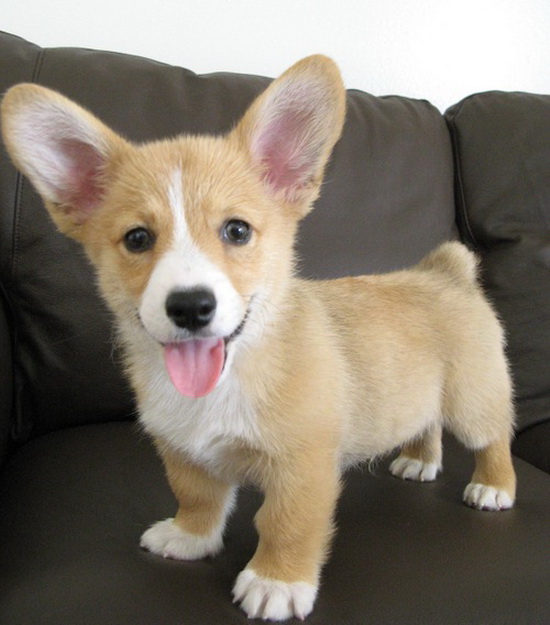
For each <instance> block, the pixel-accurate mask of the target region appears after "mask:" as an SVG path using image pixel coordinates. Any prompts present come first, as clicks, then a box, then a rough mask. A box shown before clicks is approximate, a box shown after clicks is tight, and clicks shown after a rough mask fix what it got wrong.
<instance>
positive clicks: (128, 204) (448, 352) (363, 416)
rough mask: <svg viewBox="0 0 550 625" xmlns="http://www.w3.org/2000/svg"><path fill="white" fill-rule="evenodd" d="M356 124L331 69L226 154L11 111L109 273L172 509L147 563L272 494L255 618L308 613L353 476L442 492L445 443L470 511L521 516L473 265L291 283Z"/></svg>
mask: <svg viewBox="0 0 550 625" xmlns="http://www.w3.org/2000/svg"><path fill="white" fill-rule="evenodd" d="M344 117H345V90H344V87H343V85H342V81H341V78H340V74H339V71H338V69H337V67H336V66H335V64H334V63H333V62H332V61H331V60H329V59H328V58H326V57H323V56H312V57H308V58H306V59H304V60H302V61H301V62H299V63H297V64H296V65H294V66H293V67H291V68H290V69H289V70H287V71H286V72H285V73H284V74H283V75H282V76H281V77H280V78H278V79H277V80H275V81H274V82H273V83H272V84H271V85H270V86H269V87H268V88H267V90H266V91H265V92H264V93H263V94H261V95H260V96H259V97H258V98H257V99H256V100H255V101H254V102H253V104H252V105H251V107H250V108H249V109H248V111H247V112H246V113H245V115H244V117H243V118H242V120H241V121H240V122H239V123H238V124H237V125H236V127H235V128H233V129H232V130H231V131H230V132H229V133H227V134H226V135H225V136H182V137H177V138H173V139H168V140H163V141H158V142H153V143H146V144H142V145H136V144H133V143H130V142H128V141H127V140H125V139H123V138H122V137H120V136H118V135H117V134H115V133H114V132H113V131H112V130H110V129H109V128H107V127H106V126H105V125H104V124H103V123H101V122H100V121H98V120H97V119H96V118H95V117H93V116H92V115H91V114H90V113H89V112H87V111H85V110H83V109H82V108H80V107H79V106H77V105H76V104H74V103H73V102H71V101H69V100H67V99H66V98H64V97H63V96H61V95H59V94H57V93H54V92H52V91H50V90H48V89H45V88H42V87H39V86H36V85H29V84H24V85H18V86H15V87H13V88H12V89H10V90H9V91H8V93H7V95H6V96H5V98H4V101H3V104H2V125H3V134H4V140H5V144H6V146H7V149H8V152H9V154H10V155H11V157H12V159H13V161H14V163H15V164H16V165H17V167H18V168H19V169H20V170H21V171H22V172H23V173H24V174H25V175H26V176H28V178H29V179H30V180H31V182H32V183H33V184H34V186H35V187H36V189H37V190H38V192H39V193H40V194H41V196H42V198H43V200H44V202H45V205H46V207H47V209H48V211H49V213H50V215H51V217H52V219H53V220H54V222H55V223H56V224H57V227H58V228H59V230H60V231H61V232H63V233H65V234H67V235H68V236H70V237H72V238H74V239H76V240H77V241H79V242H81V243H82V245H83V246H84V249H85V251H86V253H87V255H88V257H89V258H90V260H91V262H92V264H93V265H94V267H95V270H96V272H97V277H98V282H99V288H100V291H101V293H102V295H103V297H104V298H105V301H106V302H107V304H108V305H109V306H110V308H111V309H112V311H113V313H114V315H115V318H116V325H117V328H118V333H119V336H120V340H121V341H122V344H123V346H124V350H125V355H126V365H127V371H128V375H129V377H130V380H131V383H132V385H133V388H134V391H135V394H136V397H137V402H138V406H139V414H140V420H141V423H142V425H143V427H144V429H145V430H146V431H147V432H148V433H149V434H150V435H151V436H152V437H153V439H154V440H155V443H156V447H157V448H158V451H159V454H160V456H161V457H162V460H163V462H164V465H165V468H166V475H167V478H168V481H169V483H170V486H171V488H172V490H173V492H174V495H175V497H176V499H177V501H178V504H179V508H178V511H177V513H176V515H175V517H174V518H171V519H166V520H163V521H160V522H158V523H156V524H155V525H153V526H152V527H151V528H150V529H148V530H147V531H146V532H145V533H144V534H143V536H142V539H141V545H142V546H143V547H144V548H145V549H148V550H150V551H152V552H153V553H156V554H159V555H161V556H164V557H169V558H176V559H182V560H188V559H196V558H203V557H205V556H213V555H215V554H216V553H218V552H219V551H220V549H221V548H222V537H223V532H224V526H225V523H226V520H227V518H228V515H229V514H230V513H231V510H232V508H233V505H234V502H235V495H236V489H237V487H238V485H239V484H242V483H252V484H255V485H257V486H258V487H259V488H260V489H261V490H262V491H263V493H264V495H265V499H264V502H263V505H262V506H261V508H260V510H259V511H258V513H257V515H256V518H255V523H256V526H257V530H258V534H259V542H258V546H257V550H256V552H255V554H254V556H253V557H252V559H251V561H250V562H249V564H248V565H247V566H246V568H245V569H244V570H243V571H242V572H241V573H240V575H239V576H238V578H237V580H236V583H235V586H234V589H233V595H234V599H235V601H236V602H239V603H240V604H241V606H242V608H243V609H244V611H245V612H246V614H247V615H248V616H249V617H252V618H255V617H260V618H264V619H271V620H285V619H288V618H290V617H292V616H296V617H298V618H301V619H303V618H305V617H306V616H307V615H308V614H309V613H310V612H311V610H312V608H313V604H314V601H315V597H316V595H317V590H318V586H319V578H320V572H321V567H322V565H323V562H324V561H325V559H326V558H327V554H328V551H329V544H330V540H331V536H332V534H333V530H334V526H333V517H334V511H335V506H336V502H337V499H338V495H339V492H340V489H341V476H342V473H343V471H344V470H345V468H346V467H348V466H350V465H353V464H355V463H357V462H360V461H362V460H365V459H369V458H373V457H376V456H379V455H381V454H386V453H388V452H390V451H391V450H392V449H394V448H396V447H400V448H401V452H400V455H399V456H398V457H397V459H396V460H395V461H394V462H393V464H392V465H391V471H392V473H393V474H394V475H396V476H398V477H401V478H404V479H410V480H419V481H425V480H433V479H435V477H436V475H437V473H438V472H439V471H440V469H441V431H442V428H445V429H447V430H449V431H450V432H452V433H453V434H454V435H455V436H456V437H457V438H458V439H459V440H460V441H462V443H463V444H464V445H465V446H466V447H467V448H468V449H471V450H473V452H474V454H475V459H476V465H475V471H474V474H473V477H472V480H471V483H470V484H469V485H468V486H467V487H466V490H465V492H464V501H465V502H466V503H467V504H468V505H470V506H473V507H474V508H479V509H486V510H501V509H506V508H510V507H511V506H512V504H513V502H514V497H515V474H514V469H513V467H512V461H511V455H510V440H511V436H512V430H513V408H512V389H511V382H510V376H509V372H508V366H507V362H506V359H505V356H504V349H503V344H504V340H503V332H502V330H501V327H500V324H499V322H498V320H497V318H496V316H495V314H494V312H493V310H492V309H491V307H490V305H489V304H488V303H487V301H486V299H485V298H484V295H483V293H482V290H481V288H480V286H479V284H478V281H477V269H476V266H477V263H476V258H475V257H474V256H473V255H472V254H471V253H470V252H469V251H467V250H466V249H465V248H464V247H463V246H462V245H461V244H459V243H446V244H443V245H442V246H441V247H440V248H438V249H437V250H436V251H434V252H432V253H431V254H430V255H429V256H428V257H427V258H425V259H424V260H423V261H422V262H421V263H420V264H419V265H417V266H416V267H414V268H412V269H408V270H404V271H398V272H394V273H390V274H387V275H380V276H363V277H354V278H343V279H338V280H332V281H318V282H315V281H303V280H300V279H298V278H297V277H296V276H295V270H294V264H295V263H294V253H293V248H294V240H295V235H296V229H297V224H298V222H299V221H300V219H302V218H303V217H304V215H306V214H307V213H308V211H310V210H311V208H312V206H313V202H314V200H315V199H316V197H317V196H318V194H319V188H320V185H321V181H322V178H323V171H324V169H325V166H326V164H327V161H328V159H329V157H330V154H331V151H332V148H333V146H334V145H335V143H336V141H337V140H338V138H339V137H340V134H341V131H342V126H343V123H344ZM335 210H337V207H335Z"/></svg>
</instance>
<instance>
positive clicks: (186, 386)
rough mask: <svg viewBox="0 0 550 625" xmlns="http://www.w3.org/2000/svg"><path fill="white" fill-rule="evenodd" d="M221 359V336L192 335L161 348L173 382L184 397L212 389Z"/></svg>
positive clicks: (221, 367)
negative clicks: (188, 338)
mask: <svg viewBox="0 0 550 625" xmlns="http://www.w3.org/2000/svg"><path fill="white" fill-rule="evenodd" d="M224 359H225V345H224V341H223V339H216V338H212V339H195V340H191V341H182V342H181V343H170V344H168V345H166V346H165V348H164V363H165V365H166V368H167V369H168V373H169V375H170V379H171V380H172V384H173V385H174V386H175V387H176V389H177V390H178V391H179V392H180V393H181V394H182V395H186V396H187V397H202V396H203V395H207V394H208V393H210V391H212V390H213V389H214V387H215V386H216V384H217V382H218V380H219V378H220V375H221V372H222V369H223V363H224Z"/></svg>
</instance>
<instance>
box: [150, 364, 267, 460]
mask: <svg viewBox="0 0 550 625" xmlns="http://www.w3.org/2000/svg"><path fill="white" fill-rule="evenodd" d="M150 373H151V375H150V376H149V377H148V378H147V380H146V381H145V388H144V389H143V390H144V392H143V393H141V397H142V399H141V401H140V406H139V408H140V421H141V423H142V424H143V426H144V428H145V430H146V431H147V432H148V433H149V434H151V435H153V436H155V437H159V438H161V439H162V440H164V441H166V442H167V443H168V444H169V445H170V446H171V447H172V448H173V449H177V450H180V451H181V452H183V453H184V454H185V455H186V456H187V457H188V458H190V459H191V460H192V461H194V462H196V463H197V464H200V465H202V466H207V467H208V468H209V469H210V470H212V471H213V472H219V471H222V470H227V466H226V465H227V460H228V457H229V456H231V454H232V452H233V451H234V450H235V448H236V447H242V446H246V447H249V448H250V447H251V448H256V447H257V446H258V445H259V443H260V432H259V427H258V421H257V415H256V412H255V410H254V408H253V405H252V402H251V401H250V398H249V397H248V396H247V395H246V394H245V393H244V392H243V389H242V387H241V384H240V382H239V380H238V378H237V376H236V375H235V374H234V373H233V372H232V371H230V372H229V374H228V375H226V376H224V379H222V380H221V381H220V383H219V385H218V387H217V388H216V389H215V390H214V391H212V393H210V394H209V395H207V396H206V397H201V398H198V399H190V398H187V397H184V396H183V395H180V394H179V393H178V392H177V391H176V389H175V388H174V387H173V385H172V384H171V382H170V381H169V379H168V376H167V374H166V372H165V371H164V368H163V367H162V370H159V369H157V371H154V372H153V371H150Z"/></svg>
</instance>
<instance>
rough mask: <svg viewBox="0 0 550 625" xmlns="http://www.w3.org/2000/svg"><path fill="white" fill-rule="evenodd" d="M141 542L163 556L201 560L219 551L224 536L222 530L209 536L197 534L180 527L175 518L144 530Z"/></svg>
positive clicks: (149, 549) (142, 545)
mask: <svg viewBox="0 0 550 625" xmlns="http://www.w3.org/2000/svg"><path fill="white" fill-rule="evenodd" d="M139 544H140V546H141V547H143V548H144V549H147V550H148V551H150V552H151V553H155V554H157V555H159V556H162V557H163V558H172V559H173V560H200V559H201V558H204V557H205V556H213V555H215V554H216V553H218V552H219V551H220V550H221V548H222V546H223V538H222V533H221V531H216V532H213V533H212V534H211V535H209V536H196V535H194V534H190V533H188V532H186V531H184V530H182V529H181V528H180V527H178V526H177V525H176V524H175V523H174V519H166V520H164V521H159V522H158V523H155V524H154V525H152V526H151V527H150V528H149V529H148V530H147V531H146V532H144V533H143V535H142V536H141V540H140V543H139Z"/></svg>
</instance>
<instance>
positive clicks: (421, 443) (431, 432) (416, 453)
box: [390, 425, 441, 482]
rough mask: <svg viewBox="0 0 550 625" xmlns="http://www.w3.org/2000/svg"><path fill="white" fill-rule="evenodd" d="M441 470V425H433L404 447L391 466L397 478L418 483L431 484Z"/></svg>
mask: <svg viewBox="0 0 550 625" xmlns="http://www.w3.org/2000/svg"><path fill="white" fill-rule="evenodd" d="M440 470H441V426H440V425H433V426H432V427H430V428H429V429H428V430H426V431H425V432H424V433H423V434H422V435H421V436H420V437H419V438H415V439H413V440H412V441H410V442H408V443H407V444H406V445H404V446H403V447H402V448H401V453H400V454H399V456H398V457H397V458H396V459H395V460H394V461H393V462H392V463H391V465H390V471H391V473H392V474H393V475H395V476H396V477H400V478H402V479H404V480H414V481H416V482H431V481H433V480H435V478H436V477H437V474H438V473H439V471H440Z"/></svg>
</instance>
